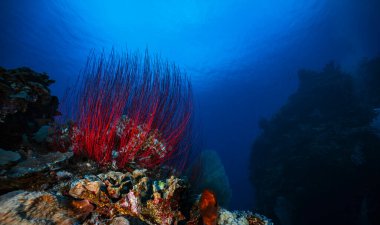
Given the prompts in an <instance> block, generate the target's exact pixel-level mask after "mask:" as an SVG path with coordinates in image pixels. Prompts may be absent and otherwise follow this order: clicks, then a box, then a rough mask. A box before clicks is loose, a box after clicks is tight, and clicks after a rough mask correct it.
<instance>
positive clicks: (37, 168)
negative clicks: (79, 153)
mask: <svg viewBox="0 0 380 225" xmlns="http://www.w3.org/2000/svg"><path fill="white" fill-rule="evenodd" d="M72 156H73V153H72V152H66V153H61V152H50V153H48V154H32V155H30V156H29V157H28V158H27V159H26V160H24V161H22V162H20V163H18V164H17V165H16V166H14V167H12V168H11V169H10V171H9V172H8V173H7V176H9V177H12V178H17V177H22V176H25V175H27V174H32V173H37V172H41V171H44V170H47V169H52V170H54V169H59V168H60V164H61V163H63V162H65V161H67V160H68V159H70V158H71V157H72Z"/></svg>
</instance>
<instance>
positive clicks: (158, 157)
mask: <svg viewBox="0 0 380 225" xmlns="http://www.w3.org/2000/svg"><path fill="white" fill-rule="evenodd" d="M70 94H71V96H72V101H71V102H70V103H71V104H72V108H73V109H74V110H73V112H72V114H73V115H74V118H73V119H74V121H75V126H73V127H72V132H70V133H71V141H72V148H73V151H74V153H75V154H77V155H84V156H86V157H88V158H91V159H93V160H95V161H97V162H98V163H100V164H101V165H104V164H108V163H111V162H112V161H113V160H114V161H115V162H116V164H117V166H118V167H119V168H124V167H125V166H126V165H127V164H131V163H134V164H137V165H139V166H141V167H144V168H152V167H155V166H157V165H161V164H163V163H166V162H177V163H178V162H179V161H175V160H173V159H174V158H176V157H178V156H179V155H180V156H181V157H182V159H186V158H187V152H188V146H189V145H188V144H189V136H190V132H191V130H190V128H191V126H190V125H191V116H192V89H191V84H190V82H189V80H188V79H187V77H186V75H185V74H183V73H182V72H181V71H180V70H179V69H178V67H177V66H176V65H174V64H169V63H168V62H164V61H162V60H161V59H160V58H158V57H156V58H154V60H151V58H150V57H149V54H148V52H146V54H145V57H144V59H143V60H141V57H140V56H139V55H138V54H137V53H136V54H130V53H126V54H124V55H122V56H118V55H116V54H115V53H114V52H112V53H111V54H110V56H108V57H105V55H104V54H102V55H101V56H100V57H97V56H96V55H94V54H92V55H90V57H89V58H88V61H87V65H86V67H85V68H84V70H83V72H82V74H81V79H80V80H79V82H77V85H76V86H75V88H74V89H73V90H72V91H71V93H70ZM113 152H114V153H115V152H117V156H113ZM114 155H115V154H114ZM183 162H184V161H183V160H182V161H180V163H179V164H178V165H177V166H179V167H183Z"/></svg>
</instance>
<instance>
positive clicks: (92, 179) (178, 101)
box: [0, 55, 271, 225]
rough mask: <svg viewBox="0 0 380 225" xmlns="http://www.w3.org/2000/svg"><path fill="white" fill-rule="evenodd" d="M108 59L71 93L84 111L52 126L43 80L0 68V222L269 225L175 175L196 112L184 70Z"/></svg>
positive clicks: (91, 67) (51, 100) (52, 106)
mask: <svg viewBox="0 0 380 225" xmlns="http://www.w3.org/2000/svg"><path fill="white" fill-rule="evenodd" d="M102 57H103V56H102ZM102 57H101V58H98V61H96V60H95V59H96V58H90V61H89V63H88V65H87V66H88V68H87V70H85V71H87V72H88V74H89V75H88V76H84V77H82V78H83V79H84V80H83V83H79V87H80V88H78V89H76V91H74V92H72V93H73V94H74V95H76V94H78V96H79V100H78V101H77V102H76V103H77V104H79V105H80V107H77V108H75V107H74V112H73V114H70V113H69V114H68V116H69V117H70V115H71V116H72V115H74V116H73V119H74V120H73V121H68V122H66V123H64V124H55V123H52V122H53V121H52V117H53V116H54V115H56V114H57V112H56V108H57V103H58V101H57V100H56V98H55V97H52V96H50V90H49V89H48V85H49V84H50V83H52V81H51V80H49V78H48V76H47V75H46V74H37V73H34V72H33V71H32V70H30V69H26V68H21V69H16V70H4V69H1V70H0V72H1V75H2V76H1V88H2V89H1V97H2V98H1V116H2V121H1V122H0V125H2V126H5V127H9V128H10V130H11V131H12V132H11V133H10V134H9V136H6V135H5V136H4V137H6V138H8V137H9V140H5V139H4V137H2V138H1V143H0V144H1V145H0V147H2V146H5V147H4V149H3V147H2V148H1V149H0V154H1V158H0V162H1V164H0V194H2V195H1V196H0V224H4V225H8V224H9V225H13V224H26V225H27V224H87V225H93V224H99V225H100V224H111V225H112V224H113V225H128V224H136V225H138V224H141V225H146V224H148V225H153V224H157V225H165V224H167V225H171V224H174V225H175V224H189V225H192V224H193V225H200V224H202V223H203V222H205V223H208V224H227V223H229V222H231V224H234V223H239V222H241V221H243V222H244V223H245V224H251V225H263V224H264V225H265V224H268V225H269V224H271V222H270V220H268V219H266V218H265V217H263V216H259V215H256V214H252V213H244V212H229V211H227V210H225V209H223V208H221V207H220V206H219V205H218V204H217V196H216V195H214V194H213V192H212V191H208V190H206V191H203V193H202V195H199V193H196V192H195V191H192V190H190V188H191V185H190V184H189V183H188V180H187V179H186V178H185V177H180V176H178V174H179V173H178V171H179V170H181V168H182V167H183V166H184V163H185V162H186V160H187V153H188V150H189V149H188V147H189V146H188V144H189V142H188V141H189V139H188V138H189V135H190V127H191V126H190V125H191V123H190V122H191V121H190V116H191V107H192V106H191V104H192V101H191V87H190V84H189V83H188V81H187V80H186V79H185V77H184V76H182V75H181V73H180V72H179V70H178V68H176V67H175V66H170V65H169V64H167V63H163V64H162V63H161V62H160V61H157V60H158V59H156V60H155V61H154V62H153V61H150V60H149V58H148V56H146V58H145V60H144V64H142V65H140V64H139V61H138V58H134V57H132V56H131V55H128V56H127V58H126V59H125V60H126V61H123V60H122V59H121V58H120V60H117V59H116V58H113V57H114V55H111V56H110V58H109V59H108V60H105V58H102ZM130 57H132V58H130ZM91 60H95V62H93V64H92V63H91ZM123 63H127V64H123ZM134 66H135V67H134ZM140 66H142V68H143V69H142V68H140V69H142V70H141V71H140V70H138V71H139V72H137V70H136V69H137V68H139V67H140ZM112 72H115V73H112ZM140 73H141V74H140ZM86 74H87V73H86ZM106 75H110V77H107V76H106ZM112 75H114V77H112ZM99 76H100V77H99ZM130 76H131V77H130ZM140 76H141V77H140ZM183 85H184V86H183ZM100 87H102V88H100ZM82 88H84V89H82ZM98 88H100V89H98ZM128 96H131V97H128ZM74 102H75V101H74ZM150 103H151V104H150ZM81 104H82V105H81ZM118 107H119V108H118ZM13 131H15V132H13ZM8 141H9V142H8ZM52 147H53V149H54V150H59V151H50V150H51V148H52ZM9 149H12V151H10V150H9ZM80 156H84V157H80ZM177 157H180V159H179V160H178V158H177ZM175 160H178V162H177V161H175ZM164 164H165V165H164ZM215 165H216V166H215ZM213 166H214V167H212V168H217V169H220V168H222V166H221V165H219V164H218V163H216V164H213ZM116 169H117V170H118V171H116ZM216 177H218V176H216ZM207 193H208V194H207ZM219 193H222V192H219ZM194 196H195V197H194ZM222 197H223V196H222ZM210 200H212V201H210ZM226 215H228V216H226Z"/></svg>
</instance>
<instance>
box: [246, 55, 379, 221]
mask: <svg viewBox="0 0 380 225" xmlns="http://www.w3.org/2000/svg"><path fill="white" fill-rule="evenodd" d="M379 65H380V60H379V58H377V59H374V60H370V61H367V62H365V63H364V64H362V65H361V69H360V71H361V72H360V73H359V74H358V75H357V76H350V75H348V74H345V73H343V72H342V71H341V70H340V69H339V68H338V67H337V66H336V65H335V64H328V65H327V66H326V67H325V68H324V70H323V71H322V72H313V71H306V70H302V71H300V72H299V80H300V84H299V88H298V90H297V91H296V93H295V94H293V95H292V96H291V97H290V98H289V100H288V102H287V103H286V105H284V106H283V107H282V108H281V109H280V110H279V112H277V114H276V115H275V116H274V117H273V118H272V119H270V120H265V119H263V120H262V121H261V122H260V126H261V128H262V130H263V131H262V133H261V135H260V136H259V137H258V138H257V139H256V141H255V143H254V147H253V151H252V156H251V169H252V170H251V171H252V173H251V178H252V183H253V184H254V186H255V188H256V190H257V208H258V210H259V211H260V212H262V213H264V214H266V215H268V216H270V217H271V218H273V219H274V222H275V223H276V224H283V225H287V224H292V225H298V224H309V225H313V224H347V225H348V224H360V223H359V222H360V221H369V224H379V223H380V221H379V220H378V217H377V215H379V213H380V211H379V208H380V207H379V202H380V201H379V200H380V195H379V191H378V190H380V183H379V179H378V177H379V175H380V174H379V171H380V166H379V165H380V164H379V163H378V162H379V160H380V153H379V151H378V150H379V149H380V139H379V137H378V136H377V135H376V134H375V133H374V132H373V131H374V130H373V128H372V127H371V123H372V121H373V120H374V119H375V116H376V113H374V108H378V107H379V106H380V102H379V96H380V91H379V90H380V89H379V86H378V85H372V84H371V85H370V86H368V85H369V83H371V82H374V81H375V80H377V82H378V81H379V80H380V79H379V78H380V76H379V70H378V68H379ZM376 68H377V69H376ZM363 73H365V74H366V76H364V75H363ZM370 81H371V82H370ZM368 82H369V83H368Z"/></svg>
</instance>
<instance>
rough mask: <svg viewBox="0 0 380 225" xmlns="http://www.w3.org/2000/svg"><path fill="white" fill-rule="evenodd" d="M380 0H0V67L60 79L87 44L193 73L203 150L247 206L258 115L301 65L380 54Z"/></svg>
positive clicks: (268, 109)
mask: <svg viewBox="0 0 380 225" xmlns="http://www.w3.org/2000/svg"><path fill="white" fill-rule="evenodd" d="M378 12H380V1H378V0H362V1H355V0H345V1H328V0H303V1H299V0H287V1H280V0H277V1H276V0H255V1H248V0H225V1H216V0H209V1H200V0H194V1H188V0H186V1H178V0H166V1H162V0H161V1H160V0H155V1H153V0H152V1H147V0H140V1H123V0H115V1H74V0H73V1H48V0H36V1H28V0H2V1H1V2H0V66H3V67H7V68H14V67H18V66H28V67H31V68H32V69H34V70H36V71H40V72H42V71H44V72H47V73H48V74H49V75H50V76H51V77H52V78H53V79H55V80H56V81H57V83H56V84H55V85H53V86H52V90H53V93H54V94H56V95H58V96H62V93H63V90H64V88H65V87H67V85H68V84H70V83H71V82H72V81H73V80H75V77H76V76H77V75H78V73H79V70H80V69H81V68H82V67H83V65H84V62H85V60H86V56H87V55H88V53H89V51H90V50H91V49H95V50H98V51H101V50H102V49H106V50H107V49H110V48H112V47H115V48H125V47H128V48H129V49H145V48H146V47H148V48H149V49H150V51H151V52H154V53H159V54H161V55H162V56H164V57H167V58H168V59H169V60H173V61H175V62H176V63H177V64H178V65H179V66H180V67H182V68H183V69H185V70H186V71H187V73H188V74H189V75H190V76H191V78H192V81H193V85H194V95H195V103H196V110H197V122H198V123H200V124H201V125H200V126H198V127H199V129H200V131H199V133H200V134H201V135H202V140H203V141H202V143H203V146H202V148H203V149H213V150H215V151H217V152H218V153H219V154H220V156H221V158H222V162H223V163H224V165H225V168H226V171H227V174H228V176H229V179H230V182H231V186H232V189H233V195H232V202H231V208H234V209H251V208H253V207H254V189H253V187H252V186H251V183H250V181H249V179H248V165H249V161H248V159H249V154H250V151H251V145H252V143H253V141H254V139H255V137H256V136H257V134H258V133H259V129H258V125H257V122H258V119H259V118H261V117H270V116H271V115H273V113H274V112H275V111H276V110H277V109H278V108H279V107H280V106H281V105H282V104H284V103H285V102H286V100H287V97H288V96H289V95H290V94H291V93H293V92H294V91H295V89H296V88H297V77H296V75H297V74H296V72H297V70H298V69H300V68H309V69H317V70H319V69H320V68H322V67H323V65H324V64H326V63H327V62H329V61H330V60H335V61H336V62H337V63H339V64H340V65H342V67H343V69H345V70H346V71H351V70H353V69H355V65H356V64H355V63H356V62H357V61H358V60H360V59H361V58H363V57H372V56H374V55H376V54H379V53H380V13H378Z"/></svg>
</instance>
